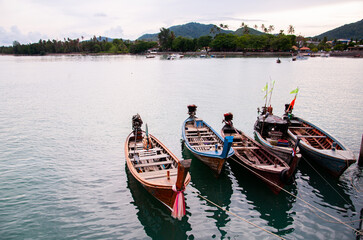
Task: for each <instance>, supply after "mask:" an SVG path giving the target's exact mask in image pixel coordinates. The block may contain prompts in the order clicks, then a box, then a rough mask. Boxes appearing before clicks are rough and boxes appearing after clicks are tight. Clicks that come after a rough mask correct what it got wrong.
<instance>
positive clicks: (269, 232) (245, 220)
mask: <svg viewBox="0 0 363 240" xmlns="http://www.w3.org/2000/svg"><path fill="white" fill-rule="evenodd" d="M193 193H195V194H197V195H198V196H199V197H201V198H203V199H204V200H206V201H207V202H209V203H211V204H213V205H214V206H216V207H218V208H220V209H222V210H223V211H225V212H228V213H229V214H231V215H233V216H235V217H237V218H239V219H241V220H242V221H244V222H246V223H248V224H251V225H252V226H254V227H257V228H258V229H260V230H262V231H265V232H267V233H268V234H271V235H273V236H275V237H277V238H280V239H284V240H286V238H283V237H281V236H279V235H277V234H275V233H273V232H271V231H269V230H267V229H264V228H262V227H260V226H258V225H256V224H254V223H253V222H250V221H248V220H247V219H244V218H243V217H240V216H238V215H237V214H235V213H233V212H231V211H229V210H227V209H225V208H223V207H221V206H219V205H218V204H216V203H214V202H212V201H211V200H209V199H207V198H205V197H203V196H202V195H200V194H199V193H197V192H193Z"/></svg>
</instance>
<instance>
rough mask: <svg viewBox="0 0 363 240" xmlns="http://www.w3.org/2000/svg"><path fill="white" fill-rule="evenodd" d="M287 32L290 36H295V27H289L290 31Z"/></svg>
mask: <svg viewBox="0 0 363 240" xmlns="http://www.w3.org/2000/svg"><path fill="white" fill-rule="evenodd" d="M287 32H288V33H289V34H294V32H295V29H294V27H293V26H292V25H289V29H288V30H287Z"/></svg>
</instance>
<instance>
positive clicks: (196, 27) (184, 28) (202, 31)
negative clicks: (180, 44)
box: [138, 22, 233, 41]
mask: <svg viewBox="0 0 363 240" xmlns="http://www.w3.org/2000/svg"><path fill="white" fill-rule="evenodd" d="M213 26H214V24H201V23H195V22H191V23H187V24H184V25H177V26H172V27H170V28H169V29H170V31H173V32H174V34H175V36H176V37H179V36H181V37H186V38H199V37H201V36H206V35H211V36H213V35H215V34H211V33H210V30H211V29H212V28H213ZM221 32H223V33H233V31H231V30H224V29H222V30H221ZM158 34H159V33H154V34H144V35H142V36H141V37H139V38H138V40H152V41H157V40H158Z"/></svg>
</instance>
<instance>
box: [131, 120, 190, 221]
mask: <svg viewBox="0 0 363 240" xmlns="http://www.w3.org/2000/svg"><path fill="white" fill-rule="evenodd" d="M142 123H143V122H142V120H141V117H140V115H139V114H137V115H135V116H133V118H132V128H133V131H132V132H131V133H130V134H129V135H128V137H127V139H126V142H125V157H126V163H127V167H128V169H129V171H130V173H131V174H132V176H133V177H134V178H135V179H136V180H137V181H138V182H139V183H140V184H141V185H142V186H143V187H144V188H145V189H146V190H147V191H148V192H149V193H150V194H151V195H153V196H154V197H155V198H156V199H158V200H159V201H160V202H161V203H163V204H164V205H165V206H167V207H168V208H169V209H170V210H171V211H172V216H173V217H175V218H178V219H181V218H182V217H183V216H184V215H185V202H184V195H183V191H184V190H185V187H186V186H187V185H188V184H189V182H190V178H191V177H190V174H189V172H188V171H189V167H190V163H191V160H190V159H189V160H183V161H180V160H179V159H178V158H177V157H176V156H175V155H174V154H173V153H172V152H171V151H170V150H169V149H168V148H167V147H166V146H165V145H164V144H163V143H161V142H160V141H159V140H158V139H157V138H156V137H154V136H153V135H151V134H149V133H148V128H147V125H146V131H143V130H141V126H142Z"/></svg>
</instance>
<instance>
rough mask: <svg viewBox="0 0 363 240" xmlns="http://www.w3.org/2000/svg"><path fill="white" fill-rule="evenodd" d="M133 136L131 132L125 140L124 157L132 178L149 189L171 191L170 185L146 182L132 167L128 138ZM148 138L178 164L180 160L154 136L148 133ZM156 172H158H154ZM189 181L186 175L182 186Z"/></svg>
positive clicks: (188, 174) (189, 177)
mask: <svg viewBox="0 0 363 240" xmlns="http://www.w3.org/2000/svg"><path fill="white" fill-rule="evenodd" d="M142 132H145V131H142ZM132 134H133V132H131V133H130V134H129V135H128V136H127V139H126V142H125V157H126V163H127V168H128V169H129V170H130V172H131V174H132V175H133V176H134V178H135V179H136V180H137V181H138V182H140V183H141V184H142V185H144V186H147V187H149V188H157V189H166V190H167V189H170V190H172V187H173V184H172V185H165V184H160V183H152V182H151V181H147V180H145V179H144V178H142V177H141V175H140V173H138V172H137V171H136V169H135V167H134V165H133V164H132V162H131V160H130V158H129V142H130V138H131V135H132ZM149 136H150V137H151V138H152V139H153V140H154V141H156V142H157V143H158V144H159V145H160V147H161V148H162V149H163V150H165V151H166V152H167V153H168V154H169V155H170V157H171V158H172V159H173V161H175V162H176V163H177V164H179V163H180V160H179V159H178V158H177V157H176V156H175V155H174V154H173V153H172V152H171V151H170V150H169V149H168V148H167V147H166V146H165V145H164V144H163V143H162V142H161V141H160V140H159V139H157V138H156V137H155V136H153V135H152V134H150V133H149ZM155 172H158V171H155ZM190 180H191V176H190V173H189V172H188V173H187V176H186V177H185V180H184V185H185V186H187V185H188V184H189V182H190Z"/></svg>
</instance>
